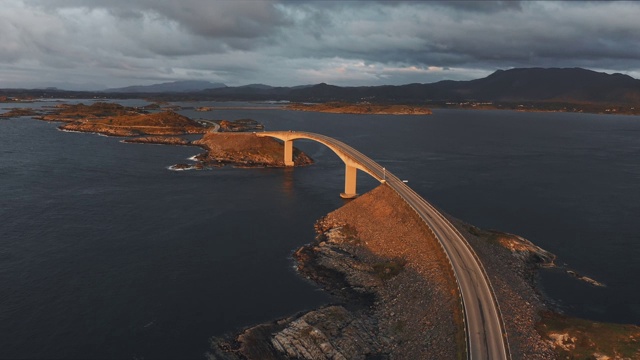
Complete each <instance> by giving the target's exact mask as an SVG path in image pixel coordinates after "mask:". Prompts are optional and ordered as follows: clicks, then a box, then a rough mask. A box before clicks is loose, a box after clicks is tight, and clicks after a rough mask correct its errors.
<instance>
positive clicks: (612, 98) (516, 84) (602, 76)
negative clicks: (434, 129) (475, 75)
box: [0, 68, 640, 108]
mask: <svg viewBox="0 0 640 360" xmlns="http://www.w3.org/2000/svg"><path fill="white" fill-rule="evenodd" d="M3 94H4V95H7V96H10V94H30V95H31V96H45V97H46V96H54V94H55V96H57V97H75V98H82V97H93V96H96V97H114V98H115V97H117V98H141V97H146V98H155V99H159V100H167V101H170V100H220V101H224V100H241V101H261V100H262V101H263V100H285V101H294V102H328V101H347V102H361V101H369V102H379V103H404V104H418V103H419V104H424V103H444V102H464V101H473V102H494V103H518V102H530V103H533V102H535V103H573V104H621V105H622V104H625V105H629V104H631V105H632V106H635V104H640V80H638V79H634V78H632V77H631V76H628V75H624V74H617V73H616V74H607V73H602V72H596V71H592V70H587V69H582V68H516V69H509V70H497V71H496V72H494V73H493V74H491V75H489V76H487V77H485V78H481V79H476V80H468V81H452V80H444V81H439V82H435V83H428V84H419V83H415V84H407V85H398V86H392V85H384V86H356V87H340V86H335V85H329V84H325V83H321V84H315V85H303V86H295V87H273V86H269V85H264V84H251V85H244V86H237V87H229V86H226V85H225V84H221V83H212V82H209V81H193V80H187V81H175V82H169V83H162V84H155V85H149V86H129V87H124V88H117V89H108V90H104V91H99V92H95V91H94V92H73V91H64V90H58V89H44V90H42V89H41V90H16V89H12V90H0V95H3ZM639 108H640V107H639Z"/></svg>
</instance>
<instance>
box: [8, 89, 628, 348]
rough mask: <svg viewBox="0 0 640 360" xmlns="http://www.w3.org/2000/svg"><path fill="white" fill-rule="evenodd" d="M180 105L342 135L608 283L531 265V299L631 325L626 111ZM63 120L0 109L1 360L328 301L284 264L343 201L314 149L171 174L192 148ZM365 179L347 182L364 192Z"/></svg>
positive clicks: (427, 192)
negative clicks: (264, 162)
mask: <svg viewBox="0 0 640 360" xmlns="http://www.w3.org/2000/svg"><path fill="white" fill-rule="evenodd" d="M65 101H66V100H65ZM92 101H94V100H75V101H74V102H84V103H86V104H89V103H91V102H92ZM119 102H120V103H122V104H124V105H128V106H140V105H145V104H146V102H144V101H141V100H121V101H119ZM55 104H56V102H51V101H47V102H33V103H24V104H19V105H15V104H0V107H2V109H1V110H0V113H1V112H5V111H7V109H8V108H10V107H17V106H20V107H34V108H45V107H50V106H53V105H55ZM176 105H180V106H182V110H180V111H179V112H180V113H182V114H184V115H187V116H189V117H191V118H194V119H198V118H202V119H210V120H215V119H227V120H235V119H240V118H251V119H255V120H257V121H259V122H261V123H263V124H264V125H265V127H266V129H267V130H289V129H292V130H299V131H312V132H318V133H321V134H325V135H328V136H332V137H335V138H337V139H339V140H342V141H344V142H345V143H347V144H349V145H351V146H353V147H355V148H356V149H358V150H360V151H361V152H362V153H364V154H366V155H368V156H369V157H371V158H373V159H374V160H375V161H377V162H379V163H380V164H381V165H383V166H384V167H385V168H386V169H387V170H388V171H390V172H392V173H394V174H395V175H397V176H398V177H400V178H401V179H403V180H406V181H407V182H408V185H409V186H411V187H412V188H413V189H414V190H415V191H417V192H418V193H419V194H421V195H422V196H423V197H425V198H426V199H427V200H429V201H430V202H432V203H433V204H434V205H436V206H437V207H438V208H440V209H441V210H442V211H445V212H447V213H449V214H451V215H452V216H454V217H457V218H459V219H462V220H464V221H465V222H467V223H470V224H473V225H475V226H478V227H481V228H485V229H495V230H501V231H505V232H509V233H513V234H518V235H520V236H523V237H525V238H527V239H529V240H531V241H533V242H534V243H535V244H537V245H539V246H541V247H542V248H544V249H546V250H548V251H551V252H552V253H554V254H556V255H557V256H558V258H557V261H556V263H558V264H559V265H562V266H565V267H567V268H571V269H573V270H575V271H577V272H579V273H580V274H582V275H584V276H588V277H591V278H593V279H595V280H597V281H600V282H602V283H604V284H606V287H596V286H593V285H589V284H587V283H585V282H581V281H578V280H576V279H575V278H572V277H570V276H568V275H566V274H565V273H564V271H561V270H557V269H556V270H543V271H542V272H541V273H540V275H539V281H540V284H541V288H542V291H543V292H544V294H545V295H546V296H548V297H549V298H551V299H553V300H554V303H555V306H557V307H558V308H559V309H561V310H562V311H564V312H565V313H566V314H568V315H572V316H580V317H584V318H588V319H592V320H598V321H608V322H620V323H630V324H637V325H638V324H640V288H639V287H638V286H637V283H638V276H639V275H640V262H638V261H637V259H638V258H639V257H640V221H639V220H638V219H640V117H637V116H615V115H593V114H579V113H544V112H540V113H532V112H515V111H492V110H437V109H436V110H434V113H433V115H430V116H401V115H395V116H392V115H372V116H363V115H346V114H324V113H311V112H296V111H287V110H281V109H278V108H277V107H271V105H268V104H257V105H256V104H245V103H213V102H197V103H193V102H185V103H176ZM199 106H214V107H218V108H220V107H221V106H222V107H223V108H222V109H221V110H213V111H210V112H198V111H195V108H196V107H199ZM243 106H251V107H253V108H252V109H247V108H244V109H243V108H242V107H243ZM225 108H226V110H225ZM58 125H59V124H56V123H49V122H43V121H37V120H33V119H30V118H28V117H23V118H12V119H0V154H1V155H0V359H9V358H23V359H24V358H27V359H51V358H70V359H71V358H73V359H116V358H117V359H175V358H181V359H204V358H205V353H206V352H207V350H208V349H209V342H210V339H211V338H214V337H223V336H228V335H232V334H234V333H237V332H239V331H242V329H244V328H246V327H248V326H251V325H253V324H258V323H261V322H268V321H272V320H275V319H278V318H282V317H287V316H291V315H294V314H296V313H299V312H302V311H305V310H309V309H312V308H315V307H318V306H321V305H323V304H327V303H331V302H332V301H334V299H332V298H331V297H330V296H329V295H328V294H326V293H325V292H324V291H322V290H321V289H319V288H318V286H316V285H315V284H313V283H311V282H309V281H308V280H306V279H304V278H303V277H301V276H300V275H299V274H297V273H296V271H295V264H294V261H293V259H292V256H291V255H292V252H293V251H295V250H296V249H297V248H298V247H300V246H302V245H304V244H306V243H309V242H311V241H312V240H313V239H314V237H315V233H314V230H313V225H314V223H315V221H316V220H318V219H319V218H321V217H322V216H323V215H325V214H327V213H329V212H331V211H332V210H334V209H337V208H338V207H340V206H341V205H343V204H344V203H345V202H346V201H348V200H343V199H341V198H340V197H339V193H340V192H342V191H343V186H344V178H343V176H344V174H343V172H344V165H343V163H342V162H341V160H340V159H339V158H338V157H337V156H336V155H335V154H334V153H333V152H332V151H331V150H329V149H328V148H326V147H324V146H323V145H320V144H318V143H314V142H312V141H307V140H298V141H296V142H295V146H297V147H299V148H300V149H302V150H303V151H305V152H307V153H308V154H309V155H310V156H311V157H312V158H313V159H314V160H315V161H316V163H315V164H314V165H312V166H308V167H301V168H295V169H238V168H233V167H225V168H219V169H218V168H217V169H212V170H202V171H196V170H191V171H172V170H170V169H169V167H170V166H171V165H173V164H176V163H188V162H189V161H190V160H188V159H189V158H190V157H192V156H193V155H196V154H198V153H200V152H202V150H201V149H199V148H196V147H187V146H164V145H148V144H125V143H122V142H121V140H122V139H121V138H114V137H105V136H99V135H96V134H87V133H70V132H63V131H60V130H58V129H57V126H58ZM375 186H377V183H376V181H374V180H373V179H372V178H370V177H369V176H368V175H366V174H364V173H361V172H360V173H359V174H358V192H359V193H364V192H366V191H368V190H370V189H372V188H374V187H375Z"/></svg>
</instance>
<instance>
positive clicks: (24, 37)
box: [0, 0, 640, 90]
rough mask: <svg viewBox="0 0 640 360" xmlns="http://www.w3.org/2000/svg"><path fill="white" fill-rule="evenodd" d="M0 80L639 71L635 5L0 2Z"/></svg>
mask: <svg viewBox="0 0 640 360" xmlns="http://www.w3.org/2000/svg"><path fill="white" fill-rule="evenodd" d="M0 5H1V7H0V88H13V87H19V88H34V87H48V86H56V87H59V88H64V89H70V90H80V89H82V90H96V89H104V88H113V87H123V86H129V85H149V84H155V83H162V82H169V81H176V80H207V81H211V82H221V83H224V84H226V85H228V86H239V85H246V84H257V83H262V84H268V85H272V86H295V85H306V84H316V83H321V82H325V83H329V84H334V85H339V86H370V85H400V84H407V83H431V82H436V81H440V80H470V79H476V78H481V77H484V76H487V75H489V74H491V73H492V72H494V71H495V70H497V69H509V68H518V67H583V68H588V69H592V70H596V71H603V72H607V73H615V72H620V73H624V74H628V75H631V76H633V77H635V78H640V20H639V19H640V2H633V1H631V2H629V1H593V2H581V1H566V2H556V1H540V2H535V1H521V2H519V1H460V2H455V1H454V2H451V1H364V0H361V1H335V2H334V1H328V0H323V1H305V0H299V1H293V0H255V1H250V0H233V1H225V0H222V1H213V0H180V1H174V0H2V3H1V4H0Z"/></svg>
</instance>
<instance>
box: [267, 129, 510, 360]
mask: <svg viewBox="0 0 640 360" xmlns="http://www.w3.org/2000/svg"><path fill="white" fill-rule="evenodd" d="M273 134H274V135H275V134H286V133H284V132H273ZM261 135H267V136H268V135H269V132H265V133H261ZM295 136H296V137H298V138H307V139H311V140H317V141H319V142H323V143H325V144H331V145H332V146H334V147H337V148H339V149H341V151H342V152H343V153H344V154H347V155H348V156H349V157H351V159H352V160H354V161H355V162H357V163H359V164H361V165H362V166H363V167H364V168H366V170H367V172H369V173H370V174H371V175H373V176H374V177H376V178H377V179H378V180H380V181H382V180H384V181H385V182H386V183H387V184H388V185H389V186H390V187H391V188H392V189H394V190H395V191H396V192H397V193H398V194H399V195H400V196H401V197H402V198H403V199H404V200H405V201H406V202H407V203H408V204H409V205H410V206H411V207H412V208H413V209H414V210H415V211H416V213H417V214H418V215H419V216H420V217H421V218H422V219H423V220H424V222H425V223H426V224H427V225H428V226H429V228H431V230H432V231H433V233H434V234H435V236H436V238H437V239H438V240H439V241H440V244H441V245H442V248H443V249H444V251H445V253H446V254H447V256H448V258H449V261H450V262H451V266H452V268H453V271H454V274H455V277H456V280H457V282H458V285H459V290H460V294H461V302H462V306H463V310H464V320H465V328H466V335H467V336H466V339H467V357H468V358H469V359H472V360H479V359H490V360H498V359H510V354H509V348H508V343H507V339H506V333H505V332H504V331H503V326H502V319H501V316H500V309H499V305H498V303H497V301H496V299H495V295H494V292H493V289H492V287H491V284H490V282H489V280H488V278H487V276H486V273H485V271H484V269H483V267H482V263H481V262H480V259H479V258H478V256H477V255H476V254H475V252H474V251H473V249H472V248H471V246H470V245H469V243H468V242H467V241H466V239H465V238H464V236H462V234H460V233H459V232H458V231H457V230H456V229H455V227H454V226H453V225H452V224H451V223H450V222H449V221H448V220H447V219H446V218H445V217H444V216H443V215H442V214H441V213H440V212H439V211H438V210H436V209H435V208H434V207H433V206H432V205H431V204H429V202H427V201H426V200H425V199H424V198H422V197H421V196H420V195H418V194H417V193H416V192H415V191H413V190H412V189H411V188H410V187H409V186H407V184H405V183H404V182H403V181H402V180H400V179H399V178H397V177H396V176H394V175H393V174H392V173H390V172H389V171H388V170H385V169H384V168H383V167H382V166H380V164H378V163H376V162H375V161H373V160H371V159H370V158H369V157H367V156H365V155H363V154H362V153H360V152H359V151H358V150H356V149H354V148H352V147H350V146H348V145H346V144H344V143H343V142H341V141H339V140H336V139H333V138H330V137H328V136H324V135H320V134H314V133H307V132H296V133H295Z"/></svg>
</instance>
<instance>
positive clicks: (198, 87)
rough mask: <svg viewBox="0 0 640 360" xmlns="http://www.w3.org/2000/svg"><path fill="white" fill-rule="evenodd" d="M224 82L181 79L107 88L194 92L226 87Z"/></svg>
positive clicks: (120, 90) (123, 90)
mask: <svg viewBox="0 0 640 360" xmlns="http://www.w3.org/2000/svg"><path fill="white" fill-rule="evenodd" d="M225 87H227V85H225V84H222V83H212V82H209V81H203V80H181V81H172V82H166V83H162V84H154V85H134V86H127V87H122V88H113V89H106V90H104V92H110V93H167V92H194V91H202V90H205V89H217V88H225Z"/></svg>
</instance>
